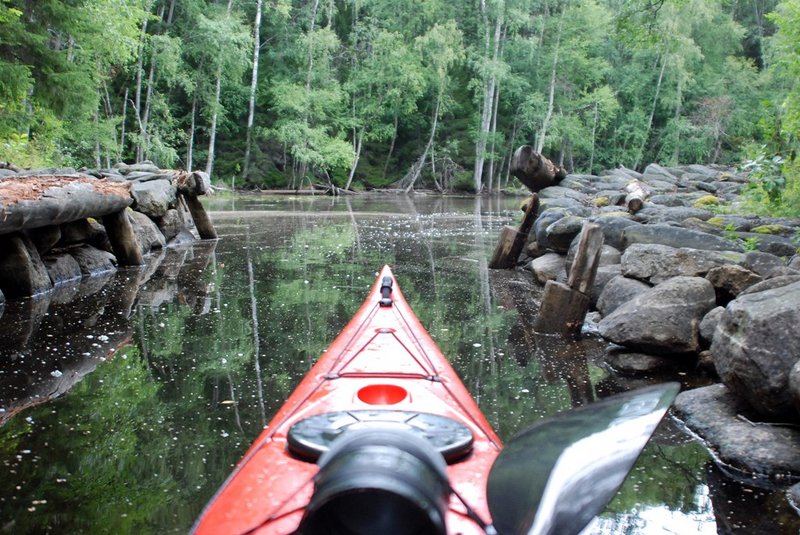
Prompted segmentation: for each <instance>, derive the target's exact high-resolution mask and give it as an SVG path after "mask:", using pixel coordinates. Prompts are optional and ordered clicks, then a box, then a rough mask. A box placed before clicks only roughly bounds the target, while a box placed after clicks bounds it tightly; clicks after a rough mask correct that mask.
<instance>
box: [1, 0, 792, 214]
mask: <svg viewBox="0 0 800 535" xmlns="http://www.w3.org/2000/svg"><path fill="white" fill-rule="evenodd" d="M798 4H800V2H798V0H784V1H782V2H775V1H766V2H759V5H758V7H757V8H756V9H755V11H754V10H753V9H750V8H749V6H745V3H743V2H733V3H726V2H722V1H719V0H715V1H712V2H706V1H701V0H659V1H657V2H653V1H650V0H632V1H626V2H608V1H606V0H583V1H581V2H541V1H539V0H505V1H504V2H485V3H484V4H480V3H477V2H472V3H470V2H449V3H448V2H443V1H442V0H413V1H408V2H402V3H398V2H394V1H390V0H369V1H365V2H321V3H314V2H297V1H294V2H293V1H290V0H281V1H279V2H265V3H264V4H263V22H262V26H263V28H261V31H260V35H261V41H262V42H261V43H259V47H260V48H259V50H260V52H261V54H260V56H259V57H260V65H259V70H258V78H259V79H258V86H257V91H256V107H255V122H254V125H253V130H252V131H253V132H254V133H255V134H256V135H255V136H254V138H255V141H256V143H255V146H254V147H252V154H253V158H252V161H251V165H250V168H249V169H250V176H248V177H246V180H247V184H248V185H260V186H265V185H269V186H275V185H290V186H294V187H297V186H299V185H300V184H301V183H302V182H303V181H306V182H308V181H312V182H319V181H320V180H327V179H328V178H331V179H332V180H334V181H341V180H344V178H343V177H346V176H347V175H348V171H349V168H350V166H351V165H352V164H353V162H354V160H355V158H354V157H355V154H356V150H357V149H358V147H359V146H361V147H362V151H361V152H360V153H359V159H358V168H357V169H356V173H355V175H356V180H357V181H358V180H361V181H362V184H361V186H360V187H363V186H364V185H371V184H385V183H387V182H389V181H391V180H393V178H392V177H394V180H396V179H398V178H400V177H402V176H403V175H405V174H406V172H407V171H408V169H409V168H411V167H412V165H413V164H414V163H415V162H417V161H418V160H419V159H420V157H421V156H422V154H423V153H425V152H426V151H429V152H431V153H432V154H433V156H432V158H433V159H434V164H435V163H436V159H438V158H439V154H443V153H445V151H446V161H447V165H446V166H445V165H443V166H440V167H437V166H436V165H434V166H432V168H429V167H427V164H426V167H425V168H424V169H423V170H422V175H423V179H424V180H428V179H429V178H430V177H431V176H432V175H431V171H435V172H436V175H437V176H436V179H437V181H438V182H439V185H442V184H445V183H446V184H447V185H448V187H450V186H458V187H461V186H460V185H459V184H460V183H459V180H457V179H456V177H455V174H454V173H455V172H454V171H453V170H459V169H472V168H473V164H474V162H473V161H472V160H473V158H474V156H475V154H476V153H475V152H474V151H475V150H478V145H480V146H484V148H483V149H481V150H482V151H483V152H482V154H483V155H484V156H485V159H486V162H487V165H489V163H491V164H492V165H494V167H495V173H496V174H498V175H499V174H500V173H501V172H504V171H502V170H499V168H500V167H501V165H503V164H504V162H507V158H508V156H509V155H510V154H511V153H512V152H513V150H514V149H515V148H516V147H517V146H519V145H521V144H523V143H529V144H534V145H536V144H537V142H541V143H542V145H543V147H544V148H543V152H544V153H545V155H546V156H548V157H550V158H551V159H552V160H557V161H563V162H565V165H567V167H568V168H569V170H570V171H578V172H597V171H599V170H601V169H604V168H610V167H617V166H619V165H626V166H628V167H635V166H639V167H640V168H641V167H643V166H645V165H646V164H647V163H649V162H651V161H659V162H661V163H664V164H677V163H689V162H708V163H717V162H724V163H737V162H739V161H741V160H742V159H744V158H745V157H748V154H747V150H748V147H750V146H753V145H755V146H761V145H766V146H767V149H766V153H769V154H780V155H782V157H784V158H785V159H786V162H785V164H784V165H783V167H784V168H783V170H782V175H781V176H782V177H783V180H785V184H784V185H783V186H780V184H778V181H779V180H778V178H777V176H778V175H773V177H774V178H773V179H766V178H765V179H764V180H761V179H758V180H756V182H758V184H757V187H756V188H755V190H754V195H755V197H754V204H755V205H758V206H762V207H763V208H764V209H765V210H773V211H774V210H777V211H780V212H781V213H789V212H791V210H792V207H793V206H796V205H797V202H796V201H797V200H798V198H799V197H800V193H798V189H800V186H798V184H797V181H796V180H795V178H794V177H795V176H797V174H798V173H797V171H796V169H795V167H794V163H793V161H792V159H791V157H790V155H791V154H792V151H796V150H797V148H798V147H797V143H798V133H799V132H800V96H799V95H800V89H798V87H800V86H798V84H797V83H796V80H797V79H798V76H800V59H799V58H800V51H799V50H798V47H797V42H798V41H800V37H799V36H798V32H800V30H798V28H800V7H798ZM315 5H316V6H317V7H316V8H315V7H314V6H315ZM481 5H483V6H484V7H483V8H482V7H481ZM314 9H316V12H312V11H313V10H314ZM770 11H771V13H770V14H769V15H768V16H767V17H766V18H765V17H764V14H765V13H769V12H770ZM254 16H255V6H254V3H253V2H239V3H237V2H232V3H228V2H216V1H211V0H186V1H183V2H160V1H159V2H154V1H152V0H98V1H89V0H52V1H48V2H25V1H23V0H5V1H4V2H2V4H0V43H1V45H0V142H3V143H4V147H5V148H4V149H3V150H4V151H5V153H6V154H8V155H9V156H10V157H13V158H14V159H15V160H16V162H15V163H17V164H23V165H28V164H31V165H37V163H38V162H49V163H53V164H56V163H71V164H74V165H94V164H95V163H96V162H98V161H99V162H101V163H102V164H104V165H105V164H109V163H113V162H114V161H116V160H118V159H124V160H131V159H133V158H136V157H146V158H150V159H152V160H154V161H156V163H158V164H159V165H162V166H173V165H177V166H185V165H192V166H194V167H200V166H202V165H203V163H205V160H206V159H207V158H209V157H212V156H213V157H215V162H216V163H215V167H214V168H215V170H216V172H217V173H219V174H220V176H219V179H220V180H221V181H223V182H224V183H230V180H228V179H229V178H230V175H233V174H235V173H236V171H235V169H236V166H237V165H239V168H242V167H243V165H242V164H243V162H242V157H243V152H244V148H243V143H244V140H245V138H246V133H247V131H248V130H247V129H248V126H247V124H246V121H247V117H248V110H247V107H248V103H249V98H248V97H249V91H248V86H249V78H250V69H251V68H252V65H250V64H249V63H250V61H251V58H252V57H253V48H252V47H253V41H252V39H253V24H254V20H255V19H254ZM496 23H499V24H496ZM609 28H613V31H610V32H609V30H608V29H609ZM495 29H499V30H500V32H499V33H498V36H499V39H498V43H499V44H500V46H499V47H498V49H497V56H496V57H495V53H494V47H493V45H492V43H494V40H495ZM773 33H774V35H772V34H773ZM489 79H494V81H495V82H496V83H495V85H494V88H495V91H496V95H495V96H496V97H497V99H498V103H497V113H496V117H493V120H494V122H493V124H492V126H491V128H489V129H488V130H487V127H486V124H485V116H484V117H480V116H481V112H482V102H483V99H484V96H485V95H486V94H487V92H488V88H489V87H490V84H489V83H488V80H489ZM217 80H219V84H217ZM551 94H552V102H551V99H550V96H551ZM135 102H138V103H139V107H140V109H135V106H134V103H135ZM492 111H494V110H492ZM484 115H485V114H484ZM479 119H483V122H482V121H481V120H479ZM212 121H216V123H215V124H216V127H215V139H216V141H217V150H216V154H214V155H211V154H208V151H209V150H210V143H209V141H210V136H211V130H212V128H211V123H212ZM434 123H435V124H436V126H435V129H436V132H434V136H433V138H432V141H431V143H430V144H428V143H427V140H428V137H429V134H430V132H431V130H433V129H434ZM478 123H481V124H478ZM123 133H124V138H123ZM19 136H24V137H25V141H26V143H27V145H25V146H24V147H23V145H21V144H20V139H21V138H20V137H19ZM476 142H477V143H476ZM429 145H430V146H429ZM190 146H191V155H192V161H191V162H189V161H188V160H187V159H186V158H187V157H188V156H189V153H190V151H189V148H190ZM10 147H14V149H13V150H12V149H11V148H10ZM454 147H457V150H454ZM473 147H474V149H473ZM749 157H750V159H751V160H753V159H755V158H756V157H755V156H749ZM444 169H447V171H446V172H445V171H444ZM216 178H217V177H215V179H216ZM240 183H241V182H240ZM473 189H474V187H473ZM759 196H761V197H759Z"/></svg>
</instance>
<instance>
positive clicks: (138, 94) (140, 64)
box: [133, 0, 153, 157]
mask: <svg viewBox="0 0 800 535" xmlns="http://www.w3.org/2000/svg"><path fill="white" fill-rule="evenodd" d="M152 7H153V0H149V1H148V2H147V6H146V8H145V11H146V12H147V14H148V15H149V14H150V10H151V9H152ZM147 21H148V17H145V18H144V20H143V21H142V32H141V34H140V36H139V57H138V58H137V59H136V91H135V93H134V97H133V99H134V100H133V107H134V108H136V109H135V110H134V112H135V113H136V119H137V123H138V124H139V128H140V132H141V126H142V120H143V117H142V107H141V104H142V76H143V75H144V42H145V38H146V37H147ZM140 152H141V141H140V142H139V146H137V147H136V155H137V157H138V156H139V154H140Z"/></svg>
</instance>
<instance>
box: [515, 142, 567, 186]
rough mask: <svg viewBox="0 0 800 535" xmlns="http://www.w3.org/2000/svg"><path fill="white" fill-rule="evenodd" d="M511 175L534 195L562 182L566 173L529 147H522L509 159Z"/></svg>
mask: <svg viewBox="0 0 800 535" xmlns="http://www.w3.org/2000/svg"><path fill="white" fill-rule="evenodd" d="M511 174H512V175H514V176H515V177H517V178H518V179H519V181H520V182H522V183H523V184H525V186H527V187H528V189H529V190H531V191H532V192H534V193H536V192H537V191H540V190H543V189H544V188H547V187H549V186H555V185H556V184H558V183H559V182H561V181H562V180H564V178H565V177H566V176H567V171H566V170H565V169H564V168H563V167H560V166H558V165H556V164H554V163H553V162H551V161H550V160H548V159H547V158H545V157H544V156H542V155H541V154H539V153H538V152H536V151H534V150H533V147H531V146H530V145H522V146H521V147H520V148H518V149H517V150H516V151H515V152H514V156H513V158H512V159H511Z"/></svg>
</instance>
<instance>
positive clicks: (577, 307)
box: [534, 223, 603, 337]
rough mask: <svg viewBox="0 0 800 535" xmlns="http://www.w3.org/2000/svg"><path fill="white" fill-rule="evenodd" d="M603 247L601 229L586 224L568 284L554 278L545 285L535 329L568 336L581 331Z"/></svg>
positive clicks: (593, 224)
mask: <svg viewBox="0 0 800 535" xmlns="http://www.w3.org/2000/svg"><path fill="white" fill-rule="evenodd" d="M602 248H603V231H602V229H601V228H600V226H599V225H597V224H595V223H586V224H585V225H584V226H583V230H582V231H581V239H580V241H579V242H578V251H577V253H576V255H575V261H574V262H573V263H572V269H571V270H570V275H569V279H568V281H567V284H563V283H560V282H556V281H552V280H551V281H547V284H546V285H545V287H544V297H543V298H542V306H541V307H540V308H539V314H538V316H537V317H536V323H535V324H534V330H535V331H536V332H538V333H541V334H560V335H562V336H565V337H566V336H577V335H578V334H580V332H581V327H582V326H583V320H584V318H585V317H586V312H588V311H589V305H590V294H591V289H592V285H593V284H594V278H595V275H596V273H597V266H598V263H599V261H600V251H601V249H602Z"/></svg>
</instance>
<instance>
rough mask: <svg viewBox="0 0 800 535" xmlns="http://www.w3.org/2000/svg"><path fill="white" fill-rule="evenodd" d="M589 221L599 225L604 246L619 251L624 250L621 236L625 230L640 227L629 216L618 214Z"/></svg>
mask: <svg viewBox="0 0 800 535" xmlns="http://www.w3.org/2000/svg"><path fill="white" fill-rule="evenodd" d="M591 221H592V223H597V224H598V225H600V228H601V229H602V230H603V240H604V242H605V244H606V245H610V246H611V247H614V248H615V249H619V250H620V251H621V250H622V249H623V248H624V241H623V238H622V236H623V232H624V231H625V229H626V228H628V227H631V226H641V223H637V222H636V221H634V220H633V219H631V218H630V216H628V215H622V214H620V213H619V212H613V213H612V214H607V215H601V216H599V217H595V218H593V219H592V220H591Z"/></svg>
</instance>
